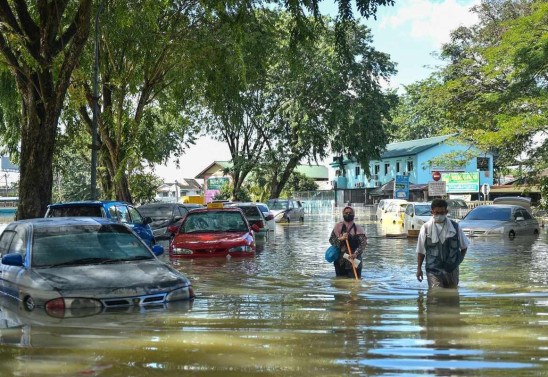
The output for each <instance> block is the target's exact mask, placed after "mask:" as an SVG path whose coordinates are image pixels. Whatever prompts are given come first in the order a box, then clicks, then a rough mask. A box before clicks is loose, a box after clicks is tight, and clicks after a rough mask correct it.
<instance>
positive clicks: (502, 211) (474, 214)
mask: <svg viewBox="0 0 548 377" xmlns="http://www.w3.org/2000/svg"><path fill="white" fill-rule="evenodd" d="M511 216H512V209H511V208H501V207H495V206H481V207H476V208H474V209H473V210H472V211H470V212H469V213H468V215H466V217H465V218H464V220H497V221H510V220H511Z"/></svg>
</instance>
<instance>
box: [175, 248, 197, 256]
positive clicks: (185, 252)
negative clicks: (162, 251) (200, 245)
mask: <svg viewBox="0 0 548 377" xmlns="http://www.w3.org/2000/svg"><path fill="white" fill-rule="evenodd" d="M171 253H172V254H173V255H191V254H194V251H192V250H190V249H184V248H182V247H174V248H173V249H171Z"/></svg>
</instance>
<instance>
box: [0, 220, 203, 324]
mask: <svg viewBox="0 0 548 377" xmlns="http://www.w3.org/2000/svg"><path fill="white" fill-rule="evenodd" d="M153 251H154V252H153ZM153 251H152V250H151V249H149V248H148V246H147V245H146V244H145V243H144V242H143V241H142V240H141V239H140V238H139V237H137V235H136V234H135V233H134V232H132V231H131V229H129V228H128V227H127V226H125V225H123V224H120V223H118V222H115V221H112V220H108V219H103V218H97V217H94V218H91V217H63V218H46V219H31V220H21V221H15V222H12V223H10V224H9V225H8V226H7V227H6V229H5V230H4V231H3V232H2V234H1V235H0V255H1V257H2V258H1V263H0V272H1V273H0V295H3V296H7V297H8V298H9V299H13V300H16V301H17V302H19V303H20V304H21V305H23V306H24V307H25V309H26V310H28V311H33V310H34V309H35V308H43V309H44V310H45V311H46V313H47V314H48V315H50V316H53V317H58V318H62V317H71V316H83V315H93V314H98V313H101V312H103V311H105V310H108V309H112V308H120V307H121V308H123V307H129V306H150V305H163V304H165V303H166V302H171V301H178V300H190V299H193V298H194V291H193V289H192V284H191V283H190V281H189V280H188V279H187V277H186V276H184V275H183V274H181V273H180V272H178V271H177V270H175V269H174V268H172V267H171V266H168V265H166V264H165V263H163V262H161V261H160V260H158V258H157V257H156V255H155V254H157V255H160V254H161V253H162V252H163V248H162V247H161V246H159V245H155V246H154V247H153Z"/></svg>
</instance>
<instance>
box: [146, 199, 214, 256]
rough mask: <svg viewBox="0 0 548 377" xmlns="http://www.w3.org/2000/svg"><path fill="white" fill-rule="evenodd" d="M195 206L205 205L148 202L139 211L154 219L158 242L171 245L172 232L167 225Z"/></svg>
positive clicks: (154, 230)
mask: <svg viewBox="0 0 548 377" xmlns="http://www.w3.org/2000/svg"><path fill="white" fill-rule="evenodd" d="M194 208H203V206H202V205H200V204H181V203H148V204H143V205H142V206H140V207H139V212H141V214H142V215H143V216H148V217H150V218H151V219H152V222H151V223H150V227H151V228H152V232H153V233H154V238H155V239H156V242H158V243H160V244H161V245H163V246H169V241H170V240H171V236H172V234H171V233H169V232H168V231H167V227H168V226H170V225H173V224H175V223H176V222H177V221H179V220H181V219H182V218H183V217H185V216H186V214H187V213H188V212H189V211H190V210H192V209H194ZM166 241H167V242H166ZM164 244H167V245H164Z"/></svg>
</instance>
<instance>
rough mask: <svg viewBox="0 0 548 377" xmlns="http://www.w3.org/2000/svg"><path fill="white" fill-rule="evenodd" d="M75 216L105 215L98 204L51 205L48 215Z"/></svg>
mask: <svg viewBox="0 0 548 377" xmlns="http://www.w3.org/2000/svg"><path fill="white" fill-rule="evenodd" d="M65 216H68V217H73V216H91V217H103V214H102V212H101V207H98V206H86V205H82V206H67V207H51V208H50V209H49V211H48V217H65Z"/></svg>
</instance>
